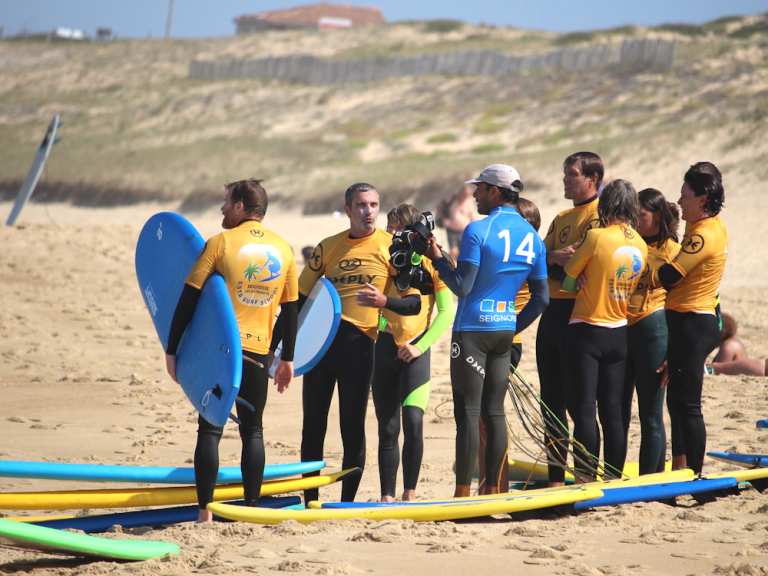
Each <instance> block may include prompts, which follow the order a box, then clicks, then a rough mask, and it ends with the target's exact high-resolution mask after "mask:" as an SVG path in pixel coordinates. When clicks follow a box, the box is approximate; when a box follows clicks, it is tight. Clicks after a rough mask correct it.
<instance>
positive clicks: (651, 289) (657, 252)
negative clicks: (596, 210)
mask: <svg viewBox="0 0 768 576" xmlns="http://www.w3.org/2000/svg"><path fill="white" fill-rule="evenodd" d="M679 250H680V244H678V243H677V242H675V241H674V240H667V241H666V242H665V243H664V246H662V247H659V243H658V242H651V243H650V244H648V262H646V264H645V268H644V269H643V273H642V274H641V275H640V281H639V282H638V283H637V288H635V291H634V292H633V293H632V295H631V296H630V297H629V304H628V306H627V324H628V325H629V326H632V324H634V323H635V322H639V321H640V320H642V319H643V318H645V317H646V316H650V315H651V314H653V313H654V312H656V311H657V310H661V309H663V308H664V301H665V300H666V299H667V291H666V290H665V289H664V287H663V286H662V285H661V282H660V281H659V268H661V266H662V265H664V264H669V263H670V262H671V261H672V259H673V258H674V257H675V255H676V254H677V252H678V251H679Z"/></svg>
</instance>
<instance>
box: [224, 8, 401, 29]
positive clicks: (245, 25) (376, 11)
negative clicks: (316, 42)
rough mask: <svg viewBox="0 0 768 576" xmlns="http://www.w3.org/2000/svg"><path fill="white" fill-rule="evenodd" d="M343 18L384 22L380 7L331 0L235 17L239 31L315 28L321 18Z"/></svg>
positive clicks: (355, 22) (361, 22) (356, 23)
mask: <svg viewBox="0 0 768 576" xmlns="http://www.w3.org/2000/svg"><path fill="white" fill-rule="evenodd" d="M345 21H348V22H349V25H350V26H365V25H368V24H385V23H386V19H385V18H384V15H383V14H382V13H381V9H380V8H364V7H361V6H352V5H351V4H331V3H330V2H320V3H319V4H309V5H307V6H297V7H296V8H288V9H286V10H273V11H271V12H258V13H256V14H244V15H243V16H238V17H237V18H235V24H236V25H237V33H238V34H250V33H252V32H263V31H265V30H275V29H287V28H317V27H323V23H324V22H331V23H333V22H336V23H342V24H343V23H344V22H345Z"/></svg>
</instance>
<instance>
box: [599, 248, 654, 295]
mask: <svg viewBox="0 0 768 576" xmlns="http://www.w3.org/2000/svg"><path fill="white" fill-rule="evenodd" d="M644 267H645V261H644V259H643V253H642V252H640V250H639V249H638V248H636V247H634V246H622V247H621V248H619V249H618V250H616V252H614V253H613V273H612V274H611V278H610V280H608V292H609V293H610V295H611V297H613V299H614V300H622V301H626V300H628V299H629V296H630V294H632V292H634V289H635V287H636V286H637V281H638V279H639V277H640V274H641V273H642V271H643V268H644Z"/></svg>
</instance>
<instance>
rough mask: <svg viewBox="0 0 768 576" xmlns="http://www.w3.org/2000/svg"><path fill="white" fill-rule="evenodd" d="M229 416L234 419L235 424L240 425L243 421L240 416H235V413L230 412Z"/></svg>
mask: <svg viewBox="0 0 768 576" xmlns="http://www.w3.org/2000/svg"><path fill="white" fill-rule="evenodd" d="M229 418H230V420H232V422H234V423H235V424H237V425H238V426H240V424H241V422H240V418H238V417H237V416H235V415H234V414H230V415H229Z"/></svg>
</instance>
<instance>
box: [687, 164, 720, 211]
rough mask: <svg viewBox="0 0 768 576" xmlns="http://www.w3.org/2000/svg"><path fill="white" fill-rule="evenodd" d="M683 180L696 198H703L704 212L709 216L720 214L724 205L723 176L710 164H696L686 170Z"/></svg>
mask: <svg viewBox="0 0 768 576" xmlns="http://www.w3.org/2000/svg"><path fill="white" fill-rule="evenodd" d="M683 180H684V181H685V183H686V184H688V187H689V188H690V189H691V190H693V193H694V194H695V195H696V196H705V195H706V197H707V201H706V202H705V203H704V211H705V212H706V213H707V214H709V215H710V216H715V215H717V214H720V210H722V209H723V206H724V205H725V190H724V189H723V175H722V174H721V173H720V170H718V169H717V166H715V165H714V164H712V162H698V163H696V164H694V165H693V166H691V167H690V168H689V169H688V172H686V173H685V176H684V177H683Z"/></svg>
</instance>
